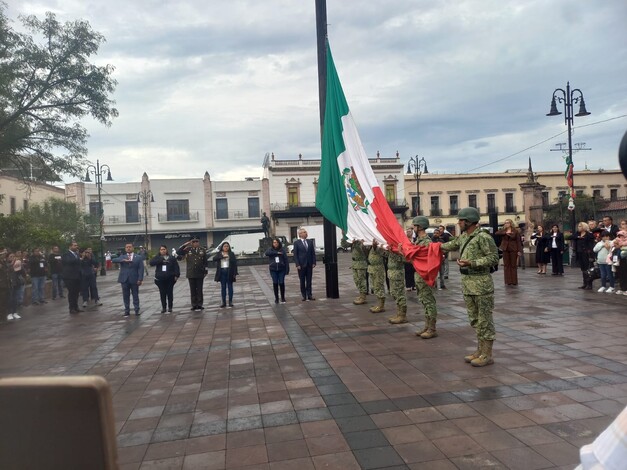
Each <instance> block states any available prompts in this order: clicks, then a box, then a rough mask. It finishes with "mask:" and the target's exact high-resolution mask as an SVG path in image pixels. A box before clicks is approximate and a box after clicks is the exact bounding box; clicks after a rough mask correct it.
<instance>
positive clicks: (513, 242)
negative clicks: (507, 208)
mask: <svg viewBox="0 0 627 470" xmlns="http://www.w3.org/2000/svg"><path fill="white" fill-rule="evenodd" d="M496 235H501V246H499V248H500V249H501V251H502V252H503V274H504V276H503V277H504V278H505V285H506V286H516V285H518V271H517V269H518V258H519V257H521V256H522V250H523V247H522V238H521V237H520V231H519V230H518V229H517V228H516V227H515V226H514V221H513V220H512V219H505V222H503V228H502V229H501V230H499V231H498V232H496Z"/></svg>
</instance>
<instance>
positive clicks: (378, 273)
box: [368, 240, 388, 313]
mask: <svg viewBox="0 0 627 470" xmlns="http://www.w3.org/2000/svg"><path fill="white" fill-rule="evenodd" d="M387 254H388V252H387V251H386V250H384V249H383V248H381V247H380V246H379V243H378V242H377V241H376V240H373V241H372V248H370V253H368V274H369V275H370V284H371V287H372V289H373V290H374V295H376V296H377V300H378V303H377V305H374V306H372V307H370V311H371V312H372V313H381V312H385V287H384V286H385V265H384V264H383V258H384V257H387Z"/></svg>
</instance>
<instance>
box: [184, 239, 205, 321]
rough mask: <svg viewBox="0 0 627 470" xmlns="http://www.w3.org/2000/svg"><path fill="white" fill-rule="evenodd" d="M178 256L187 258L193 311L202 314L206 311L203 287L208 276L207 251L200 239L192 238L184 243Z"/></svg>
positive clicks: (187, 272) (187, 274)
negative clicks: (202, 311)
mask: <svg viewBox="0 0 627 470" xmlns="http://www.w3.org/2000/svg"><path fill="white" fill-rule="evenodd" d="M176 254H177V256H178V257H179V259H182V258H185V261H186V263H187V270H186V274H185V275H186V276H187V281H188V282H189V293H190V297H191V303H192V310H193V311H194V312H200V311H201V310H204V309H205V307H203V303H204V298H203V294H202V285H203V283H204V282H205V276H206V275H207V269H208V266H207V263H208V260H207V250H206V249H205V248H204V247H201V246H200V240H199V239H198V238H192V239H191V240H190V241H188V242H185V243H183V244H182V245H181V246H180V247H179V249H178V250H176Z"/></svg>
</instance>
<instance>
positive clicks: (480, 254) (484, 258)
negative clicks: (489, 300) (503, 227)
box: [441, 229, 499, 295]
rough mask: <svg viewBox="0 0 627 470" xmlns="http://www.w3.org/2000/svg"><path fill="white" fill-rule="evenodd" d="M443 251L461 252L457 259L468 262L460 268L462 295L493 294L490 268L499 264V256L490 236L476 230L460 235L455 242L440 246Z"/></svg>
mask: <svg viewBox="0 0 627 470" xmlns="http://www.w3.org/2000/svg"><path fill="white" fill-rule="evenodd" d="M441 248H442V250H443V251H456V250H462V249H463V252H461V253H460V255H459V258H460V259H465V260H468V261H470V266H468V267H467V268H466V269H464V268H462V269H460V271H461V272H462V292H463V293H464V295H484V294H492V293H493V292H494V282H493V281H492V276H491V275H490V267H491V266H494V265H496V264H497V263H498V262H499V254H498V250H497V248H496V244H495V243H494V240H493V239H492V236H490V235H489V234H487V233H485V232H484V231H482V230H479V229H476V230H475V231H474V232H472V234H470V235H468V234H467V233H466V232H464V233H462V234H461V235H460V236H459V237H457V238H456V239H455V240H451V241H450V242H448V243H443V244H442V247H441Z"/></svg>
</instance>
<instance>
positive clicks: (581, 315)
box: [0, 254, 627, 470]
mask: <svg viewBox="0 0 627 470" xmlns="http://www.w3.org/2000/svg"><path fill="white" fill-rule="evenodd" d="M315 271H316V272H315V274H314V295H315V296H316V297H317V300H316V301H314V302H302V301H301V300H300V293H299V290H298V278H297V276H296V274H295V272H296V270H295V269H293V270H292V274H291V275H290V276H288V280H287V291H288V299H287V300H288V302H287V304H285V305H275V304H274V300H273V294H272V284H271V280H270V276H269V274H268V270H267V267H266V266H253V267H241V268H240V276H239V278H238V280H237V283H236V284H235V298H234V304H235V306H234V308H232V309H220V308H218V306H219V303H220V302H219V298H218V297H219V285H218V284H216V283H214V282H213V273H211V274H210V276H209V277H208V278H207V281H206V283H205V299H206V300H205V306H206V310H205V311H204V312H203V313H202V314H200V313H194V312H191V311H190V310H189V308H190V304H189V293H188V286H187V282H186V280H184V279H182V281H183V282H179V283H178V284H177V286H176V287H175V308H174V311H175V313H174V314H172V315H162V314H160V313H159V312H160V309H161V307H160V302H159V298H158V293H157V289H156V286H155V285H154V283H153V278H152V276H151V277H149V278H147V280H146V281H147V282H146V283H145V284H144V286H142V287H141V288H140V293H141V295H140V297H141V302H142V315H141V317H139V318H135V317H134V316H132V317H131V318H130V319H124V318H123V317H122V306H121V305H122V298H121V293H120V288H119V286H118V284H116V283H115V280H116V273H115V272H110V273H109V275H108V276H107V277H106V278H99V279H98V281H99V289H100V293H101V297H102V301H103V302H104V305H103V306H102V307H92V308H90V309H89V310H88V311H86V312H85V313H81V314H79V315H76V316H70V315H69V314H68V313H67V310H68V309H67V304H66V303H65V299H62V300H56V301H51V300H49V303H48V304H47V305H46V306H32V307H27V308H25V309H24V311H23V319H21V320H18V321H13V322H10V323H9V322H7V321H6V320H5V319H2V320H1V321H0V358H1V359H0V376H2V377H8V376H27V375H29V376H30V375H82V374H98V375H102V376H104V377H105V378H106V379H107V380H108V381H109V383H110V385H111V388H112V391H113V405H114V409H115V420H116V432H117V433H118V457H119V459H118V460H119V462H120V468H122V469H181V468H184V469H223V468H228V469H236V468H237V469H244V468H246V469H272V470H278V469H281V470H284V469H298V470H308V469H340V470H349V469H359V468H363V469H374V468H393V469H418V468H425V469H434V470H435V469H456V468H459V469H470V468H484V467H491V468H512V469H525V470H529V469H540V468H564V469H566V468H568V469H571V468H573V467H574V466H575V464H576V463H577V462H578V448H579V447H580V446H581V445H583V444H586V443H589V442H591V441H592V440H593V439H594V437H596V435H597V434H598V433H599V432H600V431H601V430H602V429H604V428H605V427H606V426H607V425H608V424H609V423H610V422H611V421H612V420H613V419H614V417H615V416H616V415H617V414H618V413H619V412H620V410H622V409H623V408H624V407H625V405H626V404H627V341H626V340H625V338H627V297H625V296H619V295H614V294H599V293H596V291H582V290H580V289H577V288H576V287H577V286H578V285H580V283H581V282H580V281H581V275H580V272H579V270H571V269H570V268H567V269H566V276H564V277H563V278H561V277H553V276H550V275H549V276H539V275H537V274H536V270H535V269H527V270H525V271H520V272H519V278H520V285H519V286H518V287H515V288H513V287H508V288H506V287H505V286H504V285H503V274H502V271H499V272H497V273H496V274H495V275H494V278H495V284H496V286H497V291H496V292H497V295H496V307H495V321H496V324H497V340H496V342H495V346H494V354H495V360H496V363H495V364H494V365H492V366H489V367H484V368H473V367H471V366H469V365H468V364H465V363H464V361H463V356H464V354H467V353H468V352H469V351H471V350H473V347H474V332H473V330H472V329H471V328H470V327H469V326H468V324H467V320H466V314H465V308H464V302H463V299H462V295H461V290H460V285H459V284H460V283H459V274H457V273H456V272H454V271H455V269H454V264H452V265H451V278H450V279H449V281H448V290H442V291H438V292H437V294H436V297H437V300H438V310H439V322H438V332H439V334H440V336H439V337H438V338H435V339H432V340H422V339H420V338H417V337H416V336H414V330H416V329H417V327H418V326H419V325H420V326H421V325H422V320H423V317H422V315H418V312H422V307H421V306H420V307H419V306H418V302H417V298H416V296H415V293H412V295H410V299H409V302H408V303H409V307H408V312H410V313H411V315H410V320H411V323H410V324H406V325H399V326H392V325H389V324H388V322H387V318H388V316H390V315H391V314H392V313H393V309H394V308H393V303H392V302H391V299H388V302H387V305H386V306H387V307H388V311H387V312H386V313H384V314H377V315H373V314H371V313H370V312H369V311H368V306H369V305H364V306H355V305H353V304H352V299H353V297H354V295H355V290H354V286H353V283H352V272H351V271H350V255H346V254H341V255H340V259H339V271H340V294H341V298H340V299H336V300H329V299H326V298H325V295H324V292H325V290H324V266H323V265H322V264H319V265H318V267H317V268H316V270H315ZM595 287H598V286H597V284H596V283H595ZM372 297H373V296H370V299H369V301H370V305H372V302H373V300H372Z"/></svg>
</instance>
